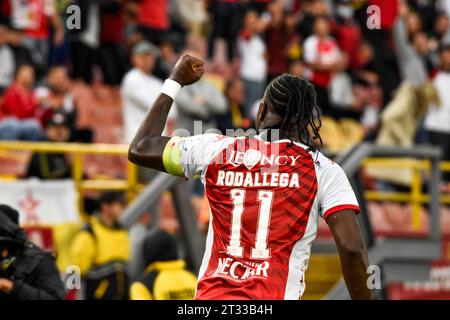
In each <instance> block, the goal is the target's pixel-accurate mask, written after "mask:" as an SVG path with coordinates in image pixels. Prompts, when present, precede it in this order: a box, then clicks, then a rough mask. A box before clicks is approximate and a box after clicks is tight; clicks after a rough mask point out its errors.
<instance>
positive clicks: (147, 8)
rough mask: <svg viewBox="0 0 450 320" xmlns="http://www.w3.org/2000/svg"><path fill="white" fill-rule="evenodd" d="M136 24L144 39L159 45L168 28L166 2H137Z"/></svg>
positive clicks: (167, 5)
mask: <svg viewBox="0 0 450 320" xmlns="http://www.w3.org/2000/svg"><path fill="white" fill-rule="evenodd" d="M137 3H138V6H137V8H136V9H137V10H136V15H137V17H136V22H137V25H138V28H139V30H140V31H141V32H142V33H143V34H144V36H145V38H146V39H147V40H148V41H150V42H152V43H156V44H159V43H160V42H161V41H162V40H163V39H164V38H165V36H166V35H167V31H168V30H169V27H170V21H169V12H168V10H169V1H168V0H137Z"/></svg>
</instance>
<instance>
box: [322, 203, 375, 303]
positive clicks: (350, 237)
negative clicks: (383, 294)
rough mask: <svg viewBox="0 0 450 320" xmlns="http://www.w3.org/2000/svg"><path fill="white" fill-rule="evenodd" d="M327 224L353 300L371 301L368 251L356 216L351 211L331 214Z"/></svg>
mask: <svg viewBox="0 0 450 320" xmlns="http://www.w3.org/2000/svg"><path fill="white" fill-rule="evenodd" d="M326 222H327V224H328V226H329V227H330V229H331V232H332V233H333V237H334V239H335V242H336V246H337V248H338V252H339V257H340V260H341V267H342V274H343V275H344V279H345V283H346V285H347V289H348V292H349V293H350V297H351V298H352V299H371V298H372V293H371V291H370V290H369V288H368V287H367V277H368V276H367V266H368V258H367V250H366V247H365V245H364V241H363V239H362V236H361V232H360V229H359V225H358V221H357V219H356V215H355V213H354V212H353V211H351V210H344V211H338V212H335V213H333V214H330V215H329V216H328V217H327V219H326Z"/></svg>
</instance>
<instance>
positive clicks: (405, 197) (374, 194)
mask: <svg viewBox="0 0 450 320" xmlns="http://www.w3.org/2000/svg"><path fill="white" fill-rule="evenodd" d="M362 165H363V168H365V169H367V168H381V169H397V170H400V169H401V170H405V169H407V170H411V179H410V186H409V189H410V191H409V192H392V191H372V190H366V191H365V192H364V197H365V198H366V200H368V201H390V202H402V203H411V206H412V215H411V219H412V228H413V231H419V230H421V227H422V225H421V219H420V211H421V208H422V205H423V204H426V203H429V202H430V196H429V195H428V194H424V193H423V192H422V188H423V185H424V174H428V173H429V172H430V169H431V162H430V161H429V160H422V159H411V158H403V159H399V158H395V159H391V158H367V159H366V160H364V161H363V163H362ZM440 170H441V172H450V162H449V161H447V162H445V161H443V162H441V163H440ZM440 201H441V204H445V205H450V194H447V195H445V194H443V195H441V197H440Z"/></svg>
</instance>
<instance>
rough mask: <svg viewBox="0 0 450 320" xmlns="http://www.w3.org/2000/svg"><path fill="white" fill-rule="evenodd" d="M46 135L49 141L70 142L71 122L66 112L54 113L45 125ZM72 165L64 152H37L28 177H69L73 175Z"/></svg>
mask: <svg viewBox="0 0 450 320" xmlns="http://www.w3.org/2000/svg"><path fill="white" fill-rule="evenodd" d="M45 136H46V138H47V141H49V142H68V141H69V139H70V128H69V123H68V121H67V119H66V115H65V114H64V113H54V114H53V115H52V117H51V118H50V119H49V120H48V121H47V123H46V125H45ZM71 173H72V172H71V166H70V165H69V163H68V162H67V160H66V157H65V155H64V154H62V153H35V154H33V156H32V158H31V161H30V164H29V165H28V174H27V176H28V177H36V178H39V179H67V178H70V177H71Z"/></svg>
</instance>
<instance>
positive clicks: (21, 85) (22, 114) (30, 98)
mask: <svg viewBox="0 0 450 320" xmlns="http://www.w3.org/2000/svg"><path fill="white" fill-rule="evenodd" d="M34 78H35V75H34V70H33V67H31V66H29V65H23V66H21V67H20V68H19V69H18V70H17V75H16V78H15V81H14V83H13V84H12V85H11V86H10V87H9V88H8V89H7V90H6V92H5V95H4V99H3V103H2V104H1V105H0V139H2V140H28V141H38V140H41V139H42V129H41V125H40V122H39V120H38V117H37V106H38V104H37V101H36V99H35V97H34V94H33V84H34Z"/></svg>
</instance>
